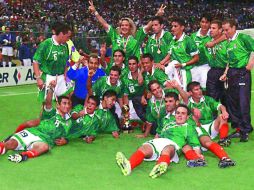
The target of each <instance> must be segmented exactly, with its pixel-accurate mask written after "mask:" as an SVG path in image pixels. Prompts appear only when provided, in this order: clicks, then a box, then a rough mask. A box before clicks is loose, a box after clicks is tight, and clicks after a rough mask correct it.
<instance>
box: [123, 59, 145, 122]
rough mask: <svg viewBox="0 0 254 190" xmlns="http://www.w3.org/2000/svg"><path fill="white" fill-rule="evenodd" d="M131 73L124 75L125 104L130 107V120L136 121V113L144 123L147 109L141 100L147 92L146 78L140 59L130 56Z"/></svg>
mask: <svg viewBox="0 0 254 190" xmlns="http://www.w3.org/2000/svg"><path fill="white" fill-rule="evenodd" d="M128 67H129V72H128V73H126V74H125V75H123V77H122V82H123V86H124V96H123V104H125V105H129V107H130V118H131V119H135V116H134V115H135V112H136V114H137V116H138V117H139V119H141V120H142V121H143V122H145V121H146V119H145V109H144V107H143V105H142V104H141V98H142V95H143V93H144V90H145V85H144V78H143V75H142V72H141V71H140V70H139V67H138V58H137V57H135V56H130V57H129V60H128Z"/></svg>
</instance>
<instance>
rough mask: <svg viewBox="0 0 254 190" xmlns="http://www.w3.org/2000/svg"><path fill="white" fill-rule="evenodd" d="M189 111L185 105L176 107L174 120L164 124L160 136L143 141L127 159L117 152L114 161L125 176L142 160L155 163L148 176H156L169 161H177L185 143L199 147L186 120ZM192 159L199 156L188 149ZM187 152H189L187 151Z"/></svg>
mask: <svg viewBox="0 0 254 190" xmlns="http://www.w3.org/2000/svg"><path fill="white" fill-rule="evenodd" d="M189 113H190V111H189V110H188V108H187V106H185V105H182V104H181V105H179V106H178V107H177V108H176V115H175V121H170V120H169V122H168V123H167V124H166V125H165V126H164V128H163V131H162V133H161V138H156V139H153V140H150V141H147V142H145V143H144V144H143V145H142V146H141V147H140V148H139V149H138V150H137V151H136V152H135V153H134V154H132V155H131V157H130V159H129V160H127V159H126V157H125V156H124V154H123V153H121V152H117V154H116V161H117V164H118V165H119V167H120V168H121V171H122V173H123V174H124V175H125V176H127V175H130V174H131V172H132V170H133V169H134V168H135V167H137V166H138V165H140V164H141V163H142V162H143V160H146V161H155V160H157V163H156V165H155V166H154V168H153V169H152V171H151V172H150V174H149V176H150V177H152V178H156V177H158V176H160V175H162V174H164V173H165V172H166V171H167V168H168V166H169V164H170V163H171V162H176V163H177V162H178V161H179V157H178V152H179V151H180V150H181V149H182V147H183V146H184V145H185V144H189V145H191V146H192V147H196V148H197V147H200V143H199V140H198V136H197V133H196V131H195V128H194V127H193V126H191V125H189V124H188V123H187V122H186V121H187V119H188V115H189ZM189 151H190V154H191V155H192V156H191V157H192V158H193V159H199V156H198V155H197V154H196V153H195V151H193V150H189ZM188 154H189V153H188Z"/></svg>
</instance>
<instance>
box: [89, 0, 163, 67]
mask: <svg viewBox="0 0 254 190" xmlns="http://www.w3.org/2000/svg"><path fill="white" fill-rule="evenodd" d="M89 5H90V6H89V10H90V11H91V13H92V14H94V16H95V17H96V19H97V20H98V21H99V23H100V24H101V25H102V26H103V28H104V29H105V30H106V32H107V33H108V36H109V37H110V39H111V42H112V50H113V51H115V50H116V49H122V50H123V51H124V52H125V59H126V60H125V62H126V63H127V60H128V58H129V57H130V56H131V55H134V56H136V57H138V58H139V57H140V45H141V43H142V41H143V40H144V38H145V37H146V34H147V32H148V31H149V30H150V28H151V25H152V23H151V22H149V23H148V24H147V25H146V26H145V27H143V28H140V29H139V30H138V31H137V32H136V26H135V24H134V22H133V21H132V20H131V19H130V18H122V19H121V20H120V21H119V28H118V32H117V30H116V29H115V28H113V27H112V26H111V25H109V24H108V23H107V22H106V21H105V20H104V19H103V18H102V17H101V16H100V14H99V13H98V11H96V9H95V6H94V4H93V1H89ZM164 9H165V6H163V5H162V6H161V7H160V9H159V10H158V12H157V13H156V15H163V13H164Z"/></svg>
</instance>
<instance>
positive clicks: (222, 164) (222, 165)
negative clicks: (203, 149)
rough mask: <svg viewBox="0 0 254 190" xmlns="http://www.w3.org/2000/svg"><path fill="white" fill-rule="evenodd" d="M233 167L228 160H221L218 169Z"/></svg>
mask: <svg viewBox="0 0 254 190" xmlns="http://www.w3.org/2000/svg"><path fill="white" fill-rule="evenodd" d="M235 165H236V163H235V162H234V161H233V160H231V159H230V158H222V159H221V160H220V162H219V164H218V166H219V168H227V167H231V166H235Z"/></svg>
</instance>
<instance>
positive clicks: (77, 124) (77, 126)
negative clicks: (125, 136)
mask: <svg viewBox="0 0 254 190" xmlns="http://www.w3.org/2000/svg"><path fill="white" fill-rule="evenodd" d="M99 104H100V102H99V100H98V98H96V97H95V96H89V97H88V98H87V102H86V103H85V105H80V104H79V105H77V106H75V107H74V108H73V110H72V112H71V117H72V119H73V124H72V127H71V129H70V130H69V134H68V136H67V139H73V138H78V137H83V139H84V140H85V141H86V142H87V143H92V142H93V141H94V140H95V138H96V136H97V133H98V130H99V120H98V118H97V117H96V115H95V110H96V109H97V107H98V106H99Z"/></svg>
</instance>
